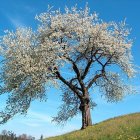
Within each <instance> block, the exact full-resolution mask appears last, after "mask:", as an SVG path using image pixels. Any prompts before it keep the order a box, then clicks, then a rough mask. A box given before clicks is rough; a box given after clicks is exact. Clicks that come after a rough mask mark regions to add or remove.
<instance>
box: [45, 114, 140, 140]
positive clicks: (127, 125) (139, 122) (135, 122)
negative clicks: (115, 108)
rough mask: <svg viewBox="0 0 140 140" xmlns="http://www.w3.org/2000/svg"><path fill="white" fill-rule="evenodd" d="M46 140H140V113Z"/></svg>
mask: <svg viewBox="0 0 140 140" xmlns="http://www.w3.org/2000/svg"><path fill="white" fill-rule="evenodd" d="M46 140H140V113H134V114H129V115H125V116H120V117H116V118H112V119H109V120H106V121H103V122H101V123H98V124H95V125H93V126H91V127H88V128H87V129H85V130H78V131H73V132H71V133H67V134H64V135H61V136H56V137H51V138H47V139H46Z"/></svg>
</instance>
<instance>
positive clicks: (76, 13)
mask: <svg viewBox="0 0 140 140" xmlns="http://www.w3.org/2000/svg"><path fill="white" fill-rule="evenodd" d="M36 19H37V20H38V21H39V22H40V24H39V26H38V29H37V31H33V30H32V29H31V28H18V29H17V30H16V31H6V34H5V35H4V36H3V37H2V39H1V41H0V49H1V56H2V61H1V65H0V68H1V69H0V82H1V87H0V94H5V93H8V99H7V106H6V108H5V110H4V111H1V112H0V118H1V121H0V123H1V124H2V123H5V122H7V120H9V119H10V118H12V117H13V116H14V115H15V114H17V113H20V114H25V113H26V112H27V110H28V108H29V107H30V103H31V101H33V100H35V99H39V100H41V101H42V100H46V94H47V89H48V87H53V86H57V87H58V88H60V89H61V90H62V92H63V95H62V101H63V102H64V103H63V104H62V106H61V108H60V111H59V112H58V116H57V117H54V120H55V121H57V122H58V123H63V122H65V121H67V120H68V119H69V118H72V117H74V116H75V115H76V114H77V113H78V111H81V112H82V118H83V119H82V122H83V123H82V126H83V128H85V126H88V123H89V122H88V121H89V119H87V118H86V116H87V115H88V114H89V112H88V113H87V109H90V108H92V107H94V106H95V103H94V102H93V101H92V100H91V97H92V93H89V89H90V88H91V87H93V86H97V87H99V89H100V92H101V93H102V95H103V96H104V97H105V98H106V99H107V101H109V102H117V101H119V100H121V99H122V98H123V97H124V95H125V94H126V93H128V92H129V93H130V88H129V86H128V85H127V84H125V82H124V81H123V80H122V75H123V74H124V75H126V76H127V77H128V78H132V77H133V76H134V75H135V69H134V65H133V57H132V55H131V47H132V43H133V41H132V40H131V39H129V34H130V29H129V28H128V27H127V25H126V23H125V21H123V22H120V23H116V22H114V21H111V22H105V21H102V20H101V19H99V18H98V14H96V13H93V14H90V11H89V8H88V6H86V7H85V9H80V10H78V9H77V8H76V7H72V8H71V9H69V8H67V7H66V8H65V12H61V11H60V10H55V11H53V10H52V9H51V8H48V11H47V12H45V13H41V14H40V15H38V16H36ZM114 67H115V68H114ZM62 69H63V70H65V71H69V72H70V73H71V75H69V76H68V75H64V74H63V73H62ZM120 70H121V71H122V72H121V74H119V73H118V72H120ZM89 116H90V115H88V117H89ZM89 118H90V117H89ZM86 121H87V122H86ZM90 123H91V122H90Z"/></svg>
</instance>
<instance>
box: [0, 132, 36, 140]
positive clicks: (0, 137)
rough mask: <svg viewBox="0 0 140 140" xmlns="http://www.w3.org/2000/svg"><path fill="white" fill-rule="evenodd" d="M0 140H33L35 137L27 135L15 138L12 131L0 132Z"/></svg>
mask: <svg viewBox="0 0 140 140" xmlns="http://www.w3.org/2000/svg"><path fill="white" fill-rule="evenodd" d="M0 140H35V137H32V136H30V135H29V136H28V135H27V134H22V135H19V136H16V134H15V133H14V132H12V131H7V130H2V132H1V134H0Z"/></svg>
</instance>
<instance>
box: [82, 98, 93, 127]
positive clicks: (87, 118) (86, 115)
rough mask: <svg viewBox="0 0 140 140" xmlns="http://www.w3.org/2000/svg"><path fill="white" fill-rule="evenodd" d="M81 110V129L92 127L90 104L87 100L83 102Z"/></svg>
mask: <svg viewBox="0 0 140 140" xmlns="http://www.w3.org/2000/svg"><path fill="white" fill-rule="evenodd" d="M79 109H80V110H81V113H82V127H81V129H85V128H86V127H87V126H91V125H92V120H91V114H90V104H89V102H87V100H84V101H82V102H81V104H80V107H79Z"/></svg>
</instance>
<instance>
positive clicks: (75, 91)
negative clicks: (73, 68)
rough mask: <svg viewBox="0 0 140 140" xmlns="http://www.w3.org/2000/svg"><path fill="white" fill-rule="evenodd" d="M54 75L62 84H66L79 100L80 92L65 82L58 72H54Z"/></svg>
mask: <svg viewBox="0 0 140 140" xmlns="http://www.w3.org/2000/svg"><path fill="white" fill-rule="evenodd" d="M56 75H57V77H58V78H59V79H60V80H61V81H62V82H63V83H64V84H66V85H67V86H68V87H69V88H70V89H71V90H72V91H73V92H74V93H75V94H76V95H77V96H78V98H80V99H81V95H80V92H79V91H78V90H77V89H76V87H75V86H74V85H73V84H72V83H69V82H68V81H67V80H65V79H64V78H63V77H62V76H61V74H60V73H59V72H58V71H56Z"/></svg>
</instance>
